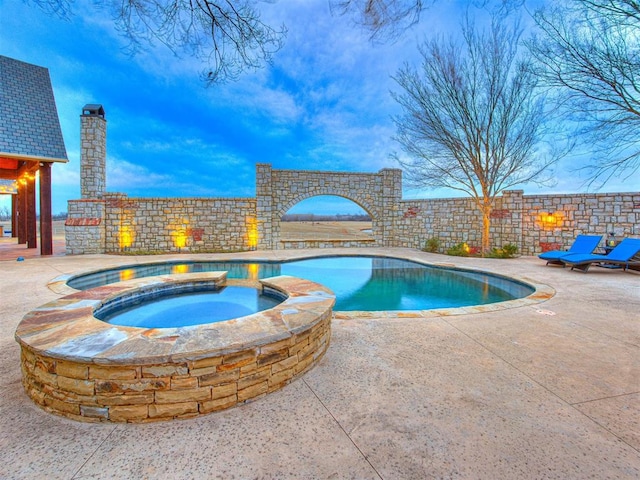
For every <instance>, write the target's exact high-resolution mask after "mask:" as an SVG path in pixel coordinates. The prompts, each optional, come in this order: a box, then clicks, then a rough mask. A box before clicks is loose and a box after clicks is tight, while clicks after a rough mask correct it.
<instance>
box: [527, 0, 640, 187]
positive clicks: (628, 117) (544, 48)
mask: <svg viewBox="0 0 640 480" xmlns="http://www.w3.org/2000/svg"><path fill="white" fill-rule="evenodd" d="M534 19H535V21H536V23H537V24H538V26H539V27H540V29H541V31H542V33H541V35H539V36H537V37H534V38H533V40H531V41H530V42H528V46H529V47H530V50H531V52H532V53H533V55H534V56H535V58H536V59H537V60H538V61H539V62H540V63H541V64H542V65H543V67H544V68H542V69H539V70H538V71H539V73H540V74H541V75H542V78H543V80H544V82H545V83H546V84H547V85H549V86H551V87H554V88H555V89H556V91H557V92H558V93H559V99H560V105H561V107H562V109H563V111H564V113H565V115H566V119H567V120H569V121H571V122H573V124H574V125H577V127H576V128H575V129H574V131H573V133H575V134H576V135H577V138H580V139H582V140H584V145H586V146H587V147H588V149H589V150H590V151H591V152H592V156H593V157H594V159H593V160H592V162H594V163H591V164H587V165H586V167H587V168H589V169H590V170H591V173H592V181H595V180H602V181H603V182H605V183H606V181H607V180H609V179H610V178H611V177H612V176H615V175H625V174H628V175H631V174H633V173H634V172H635V171H637V170H638V168H639V167H640V146H639V145H640V143H639V140H640V2H638V1H637V0H569V1H565V2H564V3H563V4H561V5H560V6H556V7H555V8H551V9H546V10H539V11H537V12H536V14H535V15H534Z"/></svg>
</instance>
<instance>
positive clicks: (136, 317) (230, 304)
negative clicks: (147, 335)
mask: <svg viewBox="0 0 640 480" xmlns="http://www.w3.org/2000/svg"><path fill="white" fill-rule="evenodd" d="M283 300H284V298H280V297H274V296H271V295H265V294H261V293H260V291H259V290H258V289H256V288H249V287H223V288H221V289H218V290H211V288H210V287H199V288H192V289H189V291H182V292H181V293H175V292H173V291H168V292H163V293H159V294H153V295H142V296H139V297H133V298H129V299H127V300H125V301H123V302H114V303H113V304H107V305H104V306H103V307H101V308H100V309H98V310H97V311H96V312H95V316H96V318H98V319H100V320H102V321H104V322H107V323H110V324H112V325H126V326H128V327H139V328H169V327H184V326H187V325H202V324H205V323H215V322H222V321H224V320H229V319H231V318H239V317H244V316H246V315H251V314H252V313H256V312H260V311H262V310H267V309H269V308H273V307H275V306H276V305H278V304H279V303H281V302H282V301H283Z"/></svg>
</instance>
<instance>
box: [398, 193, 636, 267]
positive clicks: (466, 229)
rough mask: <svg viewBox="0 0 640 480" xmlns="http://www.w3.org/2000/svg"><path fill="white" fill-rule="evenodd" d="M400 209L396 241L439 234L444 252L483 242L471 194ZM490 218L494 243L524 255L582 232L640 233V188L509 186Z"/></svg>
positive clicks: (417, 242) (408, 242)
mask: <svg viewBox="0 0 640 480" xmlns="http://www.w3.org/2000/svg"><path fill="white" fill-rule="evenodd" d="M400 212H401V214H400V219H399V220H398V230H397V242H398V243H397V245H396V246H399V247H409V248H423V247H424V244H425V242H426V241H427V240H428V239H429V238H432V237H437V238H439V239H440V243H441V247H440V248H441V251H442V252H444V251H445V250H446V249H447V248H449V247H451V246H453V245H455V244H457V243H460V242H467V243H468V244H469V245H472V246H480V244H481V240H480V236H481V232H482V219H481V216H480V214H479V213H478V211H477V209H476V207H475V206H474V204H473V201H472V200H471V199H470V198H448V199H429V200H407V201H402V202H401V208H400ZM549 213H550V214H551V217H549V219H550V220H551V221H548V219H547V217H548V214H549ZM491 222H492V223H491V242H490V243H491V245H492V246H497V247H501V246H502V245H504V244H507V243H514V244H516V245H518V247H519V249H520V252H521V253H522V254H524V255H534V254H537V253H540V252H542V251H545V250H554V249H564V248H567V247H568V246H570V245H571V244H572V243H573V241H574V240H575V237H576V236H577V235H579V234H591V235H605V236H606V235H607V234H608V233H609V232H614V233H615V236H616V237H617V239H618V240H620V239H621V238H623V237H638V236H640V192H635V193H592V194H566V195H560V194H554V195H524V194H523V192H522V191H521V190H510V191H506V192H504V193H503V195H502V196H500V197H498V199H497V202H496V207H495V208H494V210H493V213H492V219H491Z"/></svg>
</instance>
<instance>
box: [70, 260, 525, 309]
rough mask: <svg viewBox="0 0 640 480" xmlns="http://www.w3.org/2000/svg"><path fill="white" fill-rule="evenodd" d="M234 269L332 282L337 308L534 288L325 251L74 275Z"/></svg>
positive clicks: (509, 294)
mask: <svg viewBox="0 0 640 480" xmlns="http://www.w3.org/2000/svg"><path fill="white" fill-rule="evenodd" d="M221 270H225V271H227V272H228V274H227V276H228V278H252V279H258V278H267V277H272V276H277V275H291V276H295V277H301V278H306V279H308V280H312V281H314V282H317V283H320V284H322V285H325V286H327V287H328V288H330V289H331V290H333V292H334V293H335V294H336V305H335V307H334V309H335V310H337V311H355V310H365V311H380V310H430V309H435V308H450V307H464V306H471V305H483V304H488V303H495V302H502V301H506V300H513V299H516V298H522V297H526V296H527V295H530V294H531V293H533V291H534V289H533V288H532V287H530V286H528V285H525V284H523V283H521V282H517V281H515V280H510V279H508V278H504V277H499V276H496V275H491V274H488V273H483V272H470V271H466V270H465V271H463V270H457V269H452V268H443V267H432V266H427V265H421V264H418V263H415V262H410V261H407V260H401V259H396V258H382V257H356V256H351V257H320V258H311V259H306V260H296V261H290V262H282V263H268V262H251V263H248V262H181V263H157V264H147V265H135V266H128V267H122V268H119V269H114V270H106V271H100V272H94V273H90V274H87V275H82V276H78V277H74V278H72V279H70V280H69V281H68V282H67V283H68V285H69V286H71V287H73V288H75V289H78V290H85V289H88V288H94V287H97V286H101V285H106V284H109V283H113V282H119V281H122V280H128V279H132V278H139V277H145V276H152V275H166V274H171V273H187V272H207V271H221Z"/></svg>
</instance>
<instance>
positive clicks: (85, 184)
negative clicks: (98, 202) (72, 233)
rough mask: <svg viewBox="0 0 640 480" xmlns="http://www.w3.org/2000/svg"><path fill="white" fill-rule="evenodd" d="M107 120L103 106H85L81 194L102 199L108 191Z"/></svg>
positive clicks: (81, 150) (83, 112) (81, 140)
mask: <svg viewBox="0 0 640 480" xmlns="http://www.w3.org/2000/svg"><path fill="white" fill-rule="evenodd" d="M106 163H107V120H106V119H105V118H104V108H102V105H97V104H89V105H85V106H84V107H83V109H82V115H80V194H81V198H82V199H83V200H86V199H98V198H102V195H103V194H104V193H105V190H106V182H107V175H106Z"/></svg>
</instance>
